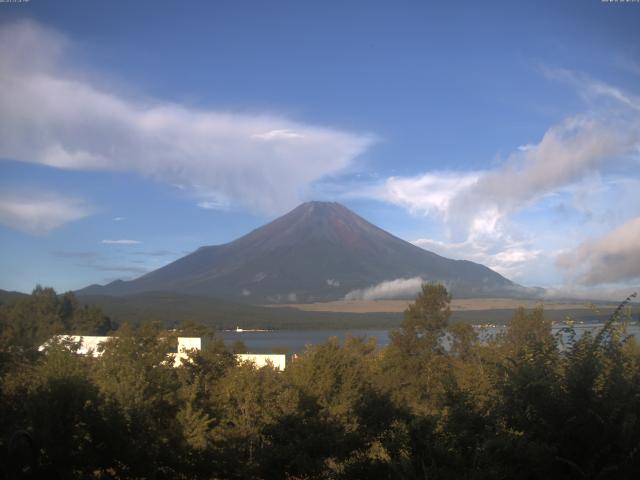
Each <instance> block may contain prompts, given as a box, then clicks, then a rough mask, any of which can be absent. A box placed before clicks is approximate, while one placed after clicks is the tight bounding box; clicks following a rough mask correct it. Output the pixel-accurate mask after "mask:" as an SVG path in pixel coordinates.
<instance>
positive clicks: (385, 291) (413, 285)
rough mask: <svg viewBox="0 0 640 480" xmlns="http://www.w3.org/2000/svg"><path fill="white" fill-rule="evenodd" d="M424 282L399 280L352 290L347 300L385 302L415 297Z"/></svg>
mask: <svg viewBox="0 0 640 480" xmlns="http://www.w3.org/2000/svg"><path fill="white" fill-rule="evenodd" d="M423 283H424V280H423V279H422V278H420V277H414V278H397V279H395V280H388V281H385V282H381V283H379V284H377V285H372V286H370V287H367V288H364V289H360V290H352V291H351V292H349V293H347V294H346V295H345V297H344V298H345V300H384V299H392V298H409V297H414V296H415V295H416V294H417V293H418V292H419V291H420V289H421V287H422V284H423Z"/></svg>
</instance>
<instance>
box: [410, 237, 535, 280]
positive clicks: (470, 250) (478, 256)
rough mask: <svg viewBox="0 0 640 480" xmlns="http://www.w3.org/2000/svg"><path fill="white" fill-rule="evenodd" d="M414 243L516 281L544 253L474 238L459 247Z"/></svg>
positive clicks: (423, 240) (517, 244)
mask: <svg viewBox="0 0 640 480" xmlns="http://www.w3.org/2000/svg"><path fill="white" fill-rule="evenodd" d="M411 243H413V244H414V245H417V246H418V247H421V248H424V249H426V250H429V251H432V252H434V253H437V254H438V255H442V256H443V257H447V258H453V259H456V260H471V261H473V262H477V263H480V264H482V265H486V266H487V267H489V268H491V269H492V270H495V271H496V272H498V273H500V274H501V275H504V276H505V277H507V278H510V279H512V280H516V281H518V280H520V279H521V277H522V276H523V274H524V273H525V270H526V267H527V266H528V265H529V263H530V262H533V261H535V260H537V259H538V258H540V256H541V255H542V253H543V252H542V251H541V250H540V249H535V248H533V247H532V246H531V245H529V244H528V243H525V242H517V241H514V240H512V239H510V238H508V237H497V238H492V237H485V238H481V237H479V236H475V237H470V238H469V239H467V240H465V241H463V242H457V243H456V242H442V241H438V240H432V239H429V238H419V239H417V240H414V241H413V242H411Z"/></svg>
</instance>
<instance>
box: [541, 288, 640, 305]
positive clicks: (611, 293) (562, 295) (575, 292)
mask: <svg viewBox="0 0 640 480" xmlns="http://www.w3.org/2000/svg"><path fill="white" fill-rule="evenodd" d="M634 292H640V285H635V286H628V287H616V288H607V287H604V288H603V287H585V286H575V285H564V286H559V287H551V288H546V289H545V291H544V294H543V297H544V298H545V299H548V300H565V299H572V300H584V301H585V302H595V301H611V302H622V301H623V300H624V299H625V298H627V297H628V296H629V295H631V294H632V293H634ZM634 301H635V302H637V301H638V300H637V299H636V300H634Z"/></svg>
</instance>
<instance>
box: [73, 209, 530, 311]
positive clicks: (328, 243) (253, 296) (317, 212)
mask: <svg viewBox="0 0 640 480" xmlns="http://www.w3.org/2000/svg"><path fill="white" fill-rule="evenodd" d="M414 277H421V278H422V279H424V280H425V281H439V282H443V283H445V284H446V285H447V287H448V288H449V289H450V291H451V292H452V293H453V295H454V296H456V297H459V298H460V297H486V296H494V297H496V296H501V297H514V296H518V295H519V294H520V293H521V292H522V291H523V290H524V289H523V288H522V287H520V286H518V285H517V284H515V283H513V282H511V281H510V280H508V279H506V278H505V277H503V276H502V275H500V274H498V273H496V272H494V271H493V270H491V269H489V268H487V267H485V266H484V265H480V264H477V263H474V262H470V261H465V260H451V259H448V258H444V257H441V256H439V255H436V254H435V253H433V252H429V251H427V250H424V249H422V248H419V247H417V246H415V245H413V244H411V243H409V242H406V241H404V240H402V239H400V238H398V237H395V236H393V235H392V234H390V233H388V232H386V231H384V230H382V229H381V228H378V227H376V226H375V225H373V224H371V223H369V222H367V221H366V220H365V219H363V218H362V217H360V216H358V215H356V214H355V213H353V212H352V211H351V210H349V209H347V208H345V207H344V206H342V205H340V204H338V203H326V202H309V203H305V204H302V205H300V206H299V207H297V208H295V209H294V210H292V211H291V212H289V213H287V214H286V215H284V216H282V217H280V218H278V219H276V220H274V221H272V222H271V223H268V224H267V225H264V226H262V227H260V228H258V229H256V230H254V231H252V232H250V233H248V234H247V235H245V236H243V237H240V238H238V239H237V240H235V241H233V242H230V243H227V244H224V245H215V246H205V247H201V248H199V249H198V250H196V251H195V252H193V253H191V254H189V255H187V256H185V257H182V258H180V259H178V260H176V261H174V262H172V263H170V264H168V265H166V266H164V267H162V268H159V269H157V270H154V271H152V272H150V273H148V274H146V275H144V276H142V277H140V278H137V279H135V280H131V281H121V280H117V281H115V282H112V283H110V284H108V285H105V286H99V285H92V286H90V287H87V288H85V289H83V290H80V291H79V292H78V293H79V294H81V295H111V296H121V295H131V294H137V293H142V292H152V291H165V292H178V293H183V294H187V295H197V296H211V297H217V298H221V299H225V300H232V301H236V302H238V301H239V302H246V303H253V304H261V303H297V302H305V303H306V302H318V301H331V300H339V299H341V298H344V296H345V295H346V294H348V293H349V292H352V291H354V290H358V289H364V288H368V287H370V286H373V285H376V284H379V283H381V282H386V281H390V280H395V279H402V278H414ZM414 293H415V292H411V294H410V295H409V297H412V296H413V295H414Z"/></svg>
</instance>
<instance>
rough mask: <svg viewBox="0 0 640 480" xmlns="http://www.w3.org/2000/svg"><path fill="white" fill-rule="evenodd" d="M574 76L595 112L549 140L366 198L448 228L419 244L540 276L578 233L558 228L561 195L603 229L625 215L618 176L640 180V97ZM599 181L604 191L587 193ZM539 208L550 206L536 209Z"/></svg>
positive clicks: (382, 188)
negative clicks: (556, 202) (482, 166)
mask: <svg viewBox="0 0 640 480" xmlns="http://www.w3.org/2000/svg"><path fill="white" fill-rule="evenodd" d="M572 78H573V80H572V82H573V84H574V85H576V86H577V88H578V89H579V90H580V93H581V94H582V95H583V97H584V98H588V99H589V100H590V101H593V102H590V103H589V108H588V109H587V111H585V112H584V113H582V114H579V115H574V116H571V117H568V118H566V119H564V120H563V121H561V122H559V123H558V124H556V125H553V126H551V127H550V128H548V129H547V131H546V132H545V133H544V135H543V136H542V138H541V139H540V141H538V142H536V143H527V144H523V145H520V146H519V147H518V148H517V149H516V150H515V151H514V152H513V153H512V154H511V155H510V156H508V157H507V160H506V161H504V162H503V163H502V164H500V165H498V166H496V167H494V168H491V169H486V170H480V171H461V172H441V171H440V172H438V171H432V172H427V173H422V174H419V175H416V176H413V177H390V178H388V179H387V180H386V181H385V182H383V183H382V184H378V185H375V186H373V187H368V188H366V189H364V190H362V191H360V192H358V194H359V195H360V196H364V197H369V198H375V199H377V200H382V201H386V202H389V203H392V204H394V205H397V206H400V207H402V208H405V209H406V210H408V211H409V212H411V213H413V214H421V215H425V216H428V217H430V219H431V220H432V221H434V222H435V223H436V225H438V224H439V225H440V226H441V228H439V232H441V233H440V235H439V238H436V239H431V238H427V239H419V240H417V241H416V242H415V243H416V244H417V245H419V246H423V247H425V248H427V249H429V250H433V251H435V252H437V253H440V254H442V255H444V256H450V257H454V258H462V259H470V260H473V261H477V262H479V263H483V264H485V265H487V266H489V267H490V268H492V269H494V270H496V271H498V272H500V273H502V274H503V275H505V276H507V277H510V278H514V277H515V278H518V277H520V278H521V279H522V278H523V277H522V276H523V275H525V276H526V272H527V271H532V270H536V271H539V268H538V267H537V266H536V265H537V264H541V261H542V260H544V263H545V264H546V263H548V262H549V261H550V259H551V256H550V255H549V254H548V253H545V252H548V251H549V250H548V249H549V247H550V246H551V248H558V246H561V245H562V246H565V245H566V243H567V241H570V238H567V232H568V231H569V229H568V228H564V226H563V225H558V224H553V223H552V218H551V217H553V214H552V212H551V209H553V202H552V201H551V200H552V199H553V198H554V197H559V196H562V206H563V208H565V209H567V208H570V209H571V210H572V211H575V212H576V213H580V214H581V217H582V221H584V222H591V223H592V224H595V223H598V224H602V223H606V222H610V221H612V219H613V218H617V217H618V216H619V215H618V214H617V213H616V211H617V210H618V204H616V203H615V199H617V200H618V201H620V202H622V201H623V198H626V197H628V195H626V194H625V195H626V197H623V192H622V191H621V190H620V189H617V190H616V193H615V194H614V193H613V192H614V190H615V189H613V188H612V186H611V185H610V183H611V182H610V181H611V179H615V178H620V177H623V178H626V179H627V180H629V179H633V178H637V173H636V172H637V167H638V160H640V114H639V113H638V111H639V109H640V108H639V107H640V99H639V98H638V97H636V96H634V95H632V94H629V93H627V92H624V91H622V90H621V89H618V88H616V87H612V86H609V85H606V84H604V83H602V82H597V81H593V80H591V79H588V78H586V77H580V78H579V79H578V77H577V76H575V77H572ZM593 179H596V180H597V182H596V183H599V184H600V185H601V186H602V187H603V191H602V192H596V191H593V189H591V188H584V186H585V185H586V184H593V183H594V182H593V181H589V180H593ZM635 197H636V198H637V194H636V195H635ZM627 200H628V198H627ZM545 202H546V203H545ZM612 202H613V203H612ZM625 206H626V207H627V208H628V209H631V210H632V211H634V213H635V212H636V211H637V208H638V202H637V200H633V199H632V200H631V201H626V202H625ZM538 207H542V209H541V210H539V211H538V212H536V211H535V209H536V208H538ZM544 208H546V209H547V210H544ZM634 209H635V210H634ZM536 215H537V219H536V220H535V221H536V222H537V223H535V227H534V228H535V229H536V230H532V229H531V227H530V225H531V224H532V222H533V218H534V217H536ZM543 216H546V220H544V221H542V220H541V218H542V217H543ZM545 222H546V224H545ZM522 227H524V228H522ZM581 227H582V228H583V229H584V228H586V227H585V226H584V225H582V226H581ZM540 228H543V229H544V231H540V230H539V229H540ZM589 229H590V230H594V229H596V230H597V228H596V227H594V226H590V227H589ZM522 230H524V232H525V233H524V234H523V233H520V232H521V231H522ZM549 230H555V232H551V231H549ZM575 230H579V229H578V228H575V229H574V231H575ZM534 232H535V233H534ZM540 237H544V240H541V239H540ZM554 243H555V246H554V245H553V244H554ZM543 257H544V258H543ZM553 275H557V272H554V273H553Z"/></svg>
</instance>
